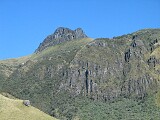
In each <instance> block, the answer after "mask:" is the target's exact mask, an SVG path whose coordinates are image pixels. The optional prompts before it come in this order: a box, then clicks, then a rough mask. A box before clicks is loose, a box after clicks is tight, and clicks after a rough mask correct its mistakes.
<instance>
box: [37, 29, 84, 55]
mask: <svg viewBox="0 0 160 120" xmlns="http://www.w3.org/2000/svg"><path fill="white" fill-rule="evenodd" d="M79 38H87V35H86V34H85V33H84V31H83V30H82V28H77V29H75V30H71V29H69V28H65V27H59V28H57V29H56V30H55V32H54V33H53V34H51V35H49V36H47V37H46V38H45V39H44V41H43V42H42V43H41V44H40V45H39V47H38V48H37V50H36V51H35V53H38V52H41V51H43V50H44V49H46V48H47V47H50V46H53V45H56V44H59V43H62V42H65V41H70V40H73V39H79Z"/></svg>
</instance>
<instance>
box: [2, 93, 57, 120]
mask: <svg viewBox="0 0 160 120" xmlns="http://www.w3.org/2000/svg"><path fill="white" fill-rule="evenodd" d="M0 119H1V120H57V119H55V118H53V117H51V116H49V115H47V114H45V113H44V112H42V111H40V110H38V109H36V108H34V107H32V106H29V107H28V106H25V105H24V104H23V100H19V99H10V98H7V97H5V96H3V95H1V94H0Z"/></svg>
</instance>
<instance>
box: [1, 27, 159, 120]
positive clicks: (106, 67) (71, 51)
mask: <svg viewBox="0 0 160 120" xmlns="http://www.w3.org/2000/svg"><path fill="white" fill-rule="evenodd" d="M76 31H78V32H76ZM73 36H74V37H73ZM159 56H160V29H143V30H139V31H137V32H134V33H131V34H127V35H122V36H118V37H113V38H97V39H94V40H93V39H91V38H89V37H87V35H85V33H84V32H83V30H82V29H76V30H74V31H73V30H70V29H69V28H62V27H61V28H58V29H57V30H56V31H55V32H54V33H53V34H52V35H50V36H48V37H47V38H46V39H45V40H44V41H43V42H42V43H41V44H40V46H39V47H38V48H37V50H36V51H35V53H33V54H32V55H30V56H25V57H22V58H18V59H9V60H4V61H0V71H1V72H0V82H1V84H0V91H4V92H7V93H10V94H12V95H14V96H16V97H18V98H21V99H29V100H30V101H31V102H32V103H33V105H34V106H36V107H37V108H39V109H41V110H42V111H44V112H46V113H48V114H50V115H52V116H54V117H57V118H59V119H83V120H84V119H86V120H88V119H96V120H97V119H108V118H110V119H126V120H127V119H131V118H132V119H141V120H143V119H158V118H159V117H160V115H159V112H160V108H159V106H160V89H159V88H160V85H159V80H160V77H159V74H160V62H159V61H160V57H159ZM126 103H127V104H126ZM100 106H101V107H100ZM95 110H97V111H95ZM119 111H122V113H119Z"/></svg>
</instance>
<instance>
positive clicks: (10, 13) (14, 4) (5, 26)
mask: <svg viewBox="0 0 160 120" xmlns="http://www.w3.org/2000/svg"><path fill="white" fill-rule="evenodd" d="M57 27H68V28H71V29H76V28H78V27H81V28H83V30H84V31H85V33H86V34H87V35H88V36H89V37H92V38H98V37H109V38H111V37H114V36H119V35H123V34H127V33H131V32H134V31H137V30H139V29H144V28H160V0H0V59H7V58H16V57H20V56H25V55H28V54H32V53H33V52H34V50H35V49H36V48H37V47H38V45H39V44H40V43H41V42H42V41H43V40H44V38H45V37H46V36H47V35H49V34H52V33H53V32H54V31H55V29H56V28H57Z"/></svg>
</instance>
